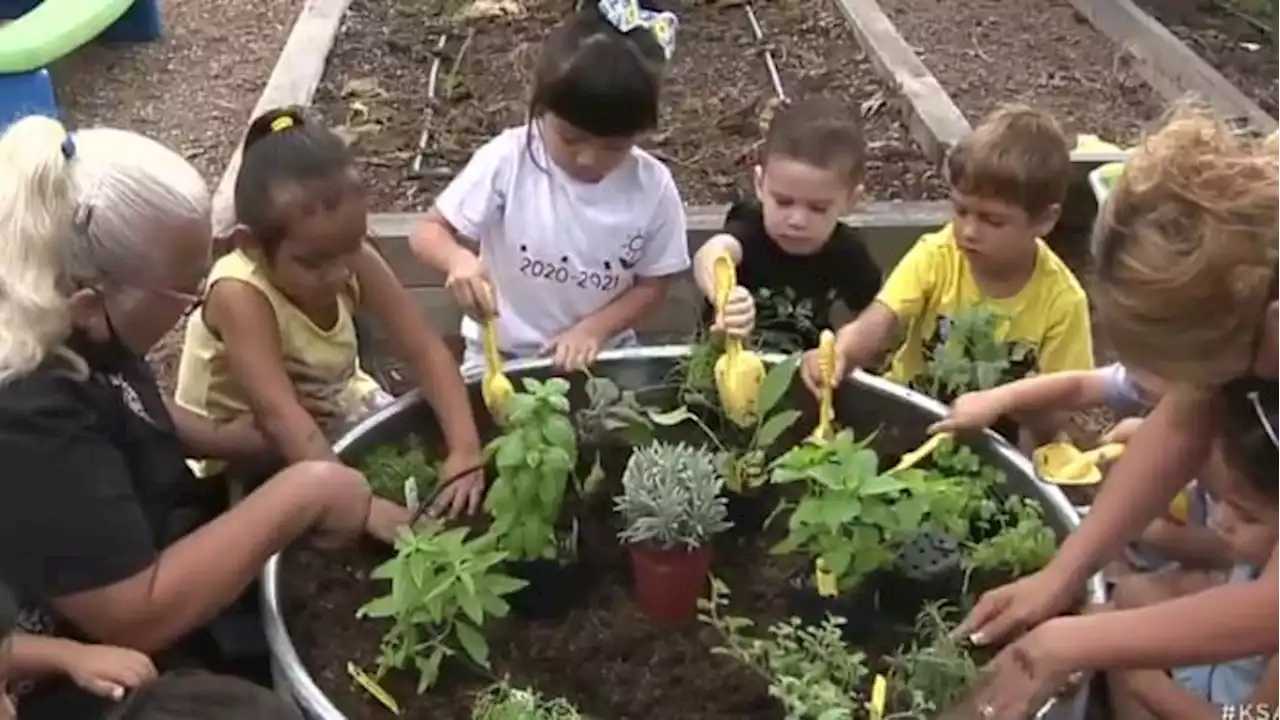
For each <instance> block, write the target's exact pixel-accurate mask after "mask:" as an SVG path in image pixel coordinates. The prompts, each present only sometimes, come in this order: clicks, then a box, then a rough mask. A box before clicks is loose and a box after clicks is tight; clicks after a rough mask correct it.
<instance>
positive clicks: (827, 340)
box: [809, 330, 836, 443]
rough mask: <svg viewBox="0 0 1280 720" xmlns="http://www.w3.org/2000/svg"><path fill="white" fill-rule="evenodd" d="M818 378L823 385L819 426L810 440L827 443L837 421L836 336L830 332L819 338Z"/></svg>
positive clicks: (819, 390)
mask: <svg viewBox="0 0 1280 720" xmlns="http://www.w3.org/2000/svg"><path fill="white" fill-rule="evenodd" d="M818 378H819V382H821V383H822V386H821V387H820V388H819V389H818V426H817V427H815V428H814V429H813V434H812V435H810V436H809V440H810V441H812V442H816V443H825V442H827V441H828V440H830V439H831V436H832V435H833V434H835V420H836V408H835V399H834V397H833V396H834V395H835V387H836V334H835V333H833V332H831V331H830V330H823V331H822V334H821V335H820V336H818Z"/></svg>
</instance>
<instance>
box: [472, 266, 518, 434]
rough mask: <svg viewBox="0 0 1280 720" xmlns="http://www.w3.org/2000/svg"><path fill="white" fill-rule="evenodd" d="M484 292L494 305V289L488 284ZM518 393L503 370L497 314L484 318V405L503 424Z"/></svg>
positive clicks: (481, 389)
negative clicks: (512, 399)
mask: <svg viewBox="0 0 1280 720" xmlns="http://www.w3.org/2000/svg"><path fill="white" fill-rule="evenodd" d="M484 292H485V294H486V295H488V299H489V304H490V305H493V303H494V297H493V291H491V290H490V289H489V287H488V286H487V285H486V286H485V288H484ZM515 394H516V386H515V385H513V384H512V383H511V379H510V378H508V377H507V376H506V375H505V374H504V373H503V372H502V356H501V355H500V354H499V353H498V327H497V323H496V322H495V316H494V315H489V316H488V317H486V318H485V319H484V378H483V379H482V381H481V384H480V395H481V397H483V398H484V406H485V407H486V408H488V409H489V414H490V415H492V416H493V419H494V420H495V421H497V423H498V424H499V425H502V424H503V423H504V422H505V421H506V406H507V402H508V401H509V400H510V399H511V396H512V395H515Z"/></svg>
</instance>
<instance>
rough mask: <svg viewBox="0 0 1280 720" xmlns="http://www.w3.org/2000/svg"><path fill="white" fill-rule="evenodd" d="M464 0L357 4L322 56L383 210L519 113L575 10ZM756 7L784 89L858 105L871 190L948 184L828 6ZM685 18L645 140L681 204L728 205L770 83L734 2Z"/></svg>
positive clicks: (725, 0)
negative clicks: (433, 85)
mask: <svg viewBox="0 0 1280 720" xmlns="http://www.w3.org/2000/svg"><path fill="white" fill-rule="evenodd" d="M462 4H463V3H462V2H461V1H460V0H355V2H353V3H352V5H351V8H350V10H349V11H348V13H347V19H346V21H345V23H344V27H343V30H342V32H341V34H340V37H339V38H338V40H337V43H336V46H335V48H334V51H333V53H332V54H331V55H330V62H329V69H328V73H327V74H326V77H325V80H324V82H323V84H322V86H321V88H320V90H319V92H318V93H317V96H316V104H317V105H318V106H319V107H320V108H321V109H322V110H323V112H324V114H325V115H326V118H327V120H328V121H329V122H330V123H332V124H333V125H335V126H340V127H341V128H342V129H343V131H344V133H345V134H346V135H347V136H348V137H349V138H351V139H352V140H353V141H354V142H355V148H356V152H357V153H358V154H359V156H360V157H361V159H362V162H363V165H364V168H365V171H366V174H367V176H368V178H369V183H370V187H371V191H372V193H373V200H372V203H373V207H374V208H375V209H377V210H379V211H390V210H408V211H413V210H424V209H426V207H427V206H428V205H429V204H430V201H431V198H432V197H433V195H434V194H435V193H437V192H439V191H440V189H441V188H443V187H444V185H445V184H446V183H447V182H448V180H449V179H450V178H451V177H452V176H453V175H454V174H455V173H457V172H458V171H459V170H460V169H461V168H462V167H463V166H464V165H465V163H466V162H467V160H468V158H470V156H471V153H472V152H474V151H475V150H476V149H477V148H478V147H480V146H481V145H482V144H483V143H484V142H485V141H486V140H488V139H489V138H491V137H493V136H494V135H495V134H497V133H498V132H500V131H501V130H503V129H505V128H507V127H511V126H513V125H518V124H520V123H521V122H523V121H524V117H525V99H526V96H527V89H528V87H529V80H528V78H529V75H530V71H531V68H532V64H533V62H534V61H535V59H536V56H537V52H538V49H539V46H540V44H541V42H542V40H543V38H544V37H545V36H546V33H547V31H548V30H549V29H550V28H551V27H552V26H554V25H555V24H556V23H557V22H559V21H561V20H562V19H563V18H564V17H565V16H566V15H567V13H568V12H569V11H570V8H571V3H570V2H568V1H567V0H528V1H527V2H516V3H514V4H513V7H517V8H519V9H521V10H522V14H520V15H519V16H506V17H491V18H480V19H458V18H456V17H455V15H454V13H456V12H457V8H458V7H460V6H461V5H462ZM490 4H494V3H490ZM446 6H448V7H446ZM755 11H756V15H757V17H758V19H759V21H760V24H761V26H762V28H763V31H764V33H765V38H766V43H767V44H768V46H769V47H770V48H772V52H773V53H774V56H775V58H776V60H777V62H778V65H779V68H780V74H781V76H782V78H781V79H782V84H783V88H784V90H785V91H786V92H787V93H788V95H789V96H791V97H803V96H804V95H807V94H811V93H823V94H826V95H829V96H834V97H838V98H841V99H842V100H844V101H846V102H847V103H848V105H849V106H850V107H851V109H852V111H854V112H859V111H860V112H861V113H862V114H863V116H864V118H865V123H866V136H867V142H868V145H869V152H868V155H869V158H868V159H869V161H868V177H867V180H866V187H867V192H868V196H869V198H871V199H918V198H924V197H931V198H932V197H941V196H942V193H943V188H942V184H941V183H940V182H939V181H938V178H937V176H936V174H935V173H934V169H933V167H932V164H931V163H930V162H928V161H927V160H925V159H924V158H923V156H922V155H921V153H920V151H919V150H918V148H916V147H915V146H914V144H913V143H912V142H911V140H910V138H909V135H908V133H907V129H906V126H905V124H904V123H903V121H902V115H901V114H900V101H899V100H898V99H897V98H895V97H894V96H893V93H892V91H891V90H889V89H888V88H886V87H885V85H884V84H883V83H882V82H880V80H879V77H878V76H877V75H876V73H875V71H874V69H873V68H872V67H871V66H870V64H869V63H868V62H867V61H866V59H865V58H864V57H863V55H862V53H861V51H860V50H859V48H858V46H857V44H856V41H855V39H854V37H853V34H852V32H851V30H850V29H849V27H848V24H847V23H846V22H845V21H844V19H843V18H842V17H841V16H840V15H838V14H837V13H836V12H835V11H834V9H833V8H832V7H831V6H829V5H828V4H826V3H825V2H824V3H817V4H814V3H807V2H803V0H776V1H772V2H768V3H760V4H759V6H758V7H756V8H755ZM679 14H680V21H681V24H680V34H679V37H678V49H677V52H676V56H675V58H674V60H673V64H672V67H671V69H670V74H669V75H668V78H667V81H666V90H665V93H666V94H665V99H664V112H663V118H662V122H661V126H660V130H659V131H658V132H657V133H655V134H654V135H653V136H652V137H651V138H649V139H648V140H647V141H646V142H645V143H644V144H645V146H646V147H647V148H648V149H649V150H650V151H651V152H653V153H654V154H655V155H656V156H658V157H659V158H661V159H662V160H663V161H665V162H666V163H667V164H668V166H669V167H670V168H671V170H672V172H673V173H674V174H675V177H676V182H677V184H678V186H679V187H680V189H681V192H682V193H683V195H684V199H685V201H686V202H688V203H689V204H699V203H713V202H727V201H731V200H733V199H736V198H737V197H740V196H741V194H742V193H745V192H748V191H749V177H750V167H751V165H752V163H753V161H754V158H755V155H754V149H755V146H756V144H757V143H758V141H759V139H760V136H761V127H762V126H763V124H765V123H766V122H767V118H768V116H769V114H770V113H771V112H772V109H773V107H774V104H775V103H774V102H773V100H774V97H775V92H774V89H773V86H772V83H771V82H770V80H769V75H768V72H767V70H766V67H765V63H764V60H763V58H762V56H761V52H760V48H761V45H760V44H759V43H757V41H756V40H755V37H754V35H753V34H752V31H751V26H750V23H749V21H748V19H747V14H746V12H745V9H744V7H743V4H742V3H741V2H740V1H739V0H718V1H708V0H686V2H685V3H684V7H683V8H682V9H681V10H680V11H679ZM471 33H473V34H471ZM442 35H443V36H446V37H447V38H448V39H447V42H446V45H445V49H444V50H443V51H441V52H440V55H441V57H442V59H443V62H442V67H441V70H440V76H441V80H440V82H439V83H438V88H437V98H439V100H438V102H437V103H435V105H434V108H433V110H432V116H433V119H432V121H431V123H430V128H431V135H430V138H429V140H428V143H427V153H426V157H425V160H424V163H423V165H424V168H425V170H426V177H425V178H424V179H423V180H421V181H415V180H410V179H408V178H407V170H408V167H409V164H410V162H411V160H412V159H413V157H414V156H415V155H416V147H417V144H418V139H419V135H420V133H421V130H422V127H423V125H424V112H425V111H426V109H427V107H428V106H429V105H430V103H429V101H428V92H427V90H428V84H429V78H430V72H429V71H430V67H431V64H432V58H433V56H434V54H435V48H436V44H437V42H438V40H439V38H440V37H441V36H442ZM468 37H470V41H469V42H467V40H466V39H467V38H468ZM464 45H465V47H466V49H465V51H463V52H462V53H461V60H458V55H459V49H460V48H461V47H463V46H464ZM455 62H457V72H456V73H454V72H452V67H453V65H454V63H455Z"/></svg>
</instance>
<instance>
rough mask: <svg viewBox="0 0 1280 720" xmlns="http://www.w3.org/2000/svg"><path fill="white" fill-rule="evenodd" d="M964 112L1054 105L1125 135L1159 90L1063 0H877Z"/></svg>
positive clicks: (1110, 135)
mask: <svg viewBox="0 0 1280 720" xmlns="http://www.w3.org/2000/svg"><path fill="white" fill-rule="evenodd" d="M880 5H881V6H882V7H883V8H884V10H885V12H886V13H888V14H889V17H890V18H891V19H892V20H893V22H894V24H895V25H896V26H897V28H898V31H899V32H900V33H902V36H903V37H904V38H905V39H906V41H907V42H908V43H909V44H911V45H912V47H914V48H915V50H916V52H917V53H918V54H919V55H920V56H921V59H922V60H923V61H924V64H925V65H926V66H927V67H928V68H929V70H930V71H932V72H933V74H934V75H935V76H936V77H937V78H938V82H940V83H941V84H942V87H943V88H944V89H946V91H947V92H948V93H949V94H950V95H951V97H952V99H953V100H954V101H955V103H956V104H957V105H958V106H959V107H960V110H961V112H963V113H964V114H965V115H966V116H967V117H968V118H969V120H970V122H976V121H977V120H978V119H979V118H981V117H982V115H984V114H985V113H987V112H988V111H990V110H991V109H993V108H994V107H996V106H997V105H999V104H1000V103H1003V102H1023V103H1027V104H1029V105H1033V106H1035V107H1039V108H1042V109H1044V110H1048V111H1049V112H1052V113H1053V114H1054V115H1055V116H1057V118H1058V119H1059V121H1061V122H1062V123H1063V124H1064V125H1065V126H1066V128H1067V130H1068V131H1069V132H1080V133H1093V134H1097V135H1100V136H1102V137H1104V138H1107V139H1108V140H1113V141H1115V140H1119V141H1122V142H1127V141H1131V140H1134V139H1136V138H1137V136H1138V135H1139V134H1140V133H1141V130H1142V129H1143V127H1144V126H1145V125H1146V124H1147V123H1148V122H1150V121H1151V120H1153V119H1154V118H1156V117H1157V116H1158V115H1159V114H1160V112H1161V110H1162V108H1163V105H1164V103H1163V100H1162V99H1161V98H1160V96H1159V95H1157V94H1156V92H1155V91H1154V90H1153V89H1151V87H1150V86H1148V85H1147V84H1146V82H1145V81H1143V80H1142V79H1141V78H1140V77H1139V76H1138V75H1137V74H1136V73H1135V72H1133V71H1132V70H1131V69H1129V68H1128V67H1127V66H1126V62H1125V60H1124V57H1123V56H1122V55H1121V54H1120V50H1119V48H1118V47H1116V46H1115V45H1114V44H1112V43H1111V42H1110V41H1109V40H1108V39H1107V38H1106V37H1104V36H1103V35H1101V34H1100V33H1098V32H1097V31H1096V30H1095V29H1094V28H1093V26H1091V25H1090V24H1089V22H1088V20H1086V19H1085V18H1083V17H1082V16H1080V15H1079V14H1078V13H1076V12H1075V10H1074V9H1073V8H1072V6H1071V4H1070V3H1069V2H1066V0H1018V1H1017V2H1010V1H1009V0H880Z"/></svg>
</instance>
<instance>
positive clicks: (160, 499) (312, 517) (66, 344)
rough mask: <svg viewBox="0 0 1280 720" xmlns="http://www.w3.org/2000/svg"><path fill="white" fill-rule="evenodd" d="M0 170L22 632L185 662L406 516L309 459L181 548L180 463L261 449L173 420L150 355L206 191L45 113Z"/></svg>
mask: <svg viewBox="0 0 1280 720" xmlns="http://www.w3.org/2000/svg"><path fill="white" fill-rule="evenodd" d="M0 167H2V168H4V171H3V172H2V173H0V467H3V468H4V474H3V477H2V478H0V581H3V582H4V583H6V584H8V585H9V586H10V587H11V588H13V590H14V591H15V593H16V594H17V596H18V598H19V601H20V603H21V604H22V606H23V608H24V620H25V622H24V623H23V626H24V628H25V629H27V630H30V631H33V632H42V633H45V634H53V635H57V636H61V637H67V638H73V639H77V640H87V641H91V642H97V643H108V644H114V645H121V646H126V647H131V648H135V649H138V650H141V651H143V652H146V653H149V654H157V653H163V652H164V651H179V652H181V650H182V649H183V648H185V647H186V642H187V641H188V640H190V639H191V638H192V637H198V636H200V634H201V632H200V631H201V629H202V627H203V626H204V625H205V624H206V623H207V622H208V621H209V620H210V619H211V618H213V617H214V616H216V615H217V614H219V613H220V612H221V611H223V610H224V609H226V608H227V607H228V606H229V605H230V604H231V603H232V602H233V601H235V600H236V598H237V597H238V596H240V595H241V594H242V593H243V592H244V590H245V589H246V587H247V586H248V585H249V584H250V583H251V582H252V581H253V580H254V578H255V577H256V576H257V574H258V573H259V571H260V570H261V568H262V565H263V563H264V562H265V561H266V560H267V558H269V557H270V556H271V555H272V554H273V553H275V552H277V551H279V550H281V549H282V548H284V547H285V546H286V545H288V544H289V543H291V542H293V541H294V540H296V539H298V538H299V537H301V536H303V535H307V534H309V535H310V536H311V538H312V539H313V540H314V541H315V542H316V543H317V544H318V545H320V546H322V547H335V546H340V545H344V544H347V543H349V542H352V541H354V540H355V539H357V538H358V537H359V536H361V535H362V534H364V533H369V534H372V535H374V536H376V537H378V538H380V539H383V540H389V539H390V538H391V537H392V536H393V534H394V531H395V528H396V527H398V526H399V525H402V524H403V523H405V522H406V521H407V520H408V511H407V510H406V509H404V508H402V507H398V506H396V505H394V504H391V503H388V502H386V501H382V500H378V499H374V498H373V497H372V496H371V494H370V491H369V488H368V485H367V484H366V483H365V481H364V478H362V477H361V476H360V475H359V474H358V473H357V472H355V471H354V470H351V469H348V468H346V467H343V466H341V465H338V464H333V463H324V462H311V463H302V464H298V465H295V466H293V467H290V468H288V469H286V470H284V471H283V472H281V473H279V474H278V475H276V476H275V477H273V478H272V479H271V480H269V481H268V482H266V483H265V484H263V485H262V486H261V487H260V488H259V489H258V490H257V491H256V492H254V493H252V494H251V495H249V496H248V497H246V498H245V499H244V500H243V501H242V502H241V503H239V504H238V505H237V506H236V507H235V508H233V509H232V510H230V511H228V512H226V513H224V514H222V515H221V516H219V517H217V518H216V519H214V520H212V521H211V522H209V523H207V524H205V525H203V526H201V527H199V528H198V529H196V530H195V531H193V532H190V533H189V534H187V535H185V536H183V537H174V536H172V535H174V534H175V533H172V532H171V531H170V530H169V529H168V528H169V523H168V520H169V518H170V515H171V513H172V510H173V509H174V507H175V504H176V502H177V498H178V496H179V494H181V493H184V492H189V491H190V490H191V489H192V486H193V485H194V484H195V483H196V482H197V481H196V480H195V479H194V478H193V477H192V475H191V473H190V471H189V470H188V467H187V464H186V459H187V458H188V457H210V456H219V457H236V456H244V455H246V454H248V455H252V454H254V453H257V452H261V451H262V449H263V447H264V444H263V441H262V438H261V436H260V435H259V434H258V433H257V432H256V431H255V430H254V429H253V428H252V427H251V426H249V425H234V424H233V425H222V426H215V425H212V424H211V423H209V422H208V421H203V420H202V419H201V418H198V417H197V416H195V415H192V414H190V413H183V412H181V411H179V410H176V409H174V408H172V407H168V406H167V405H166V403H165V401H164V400H163V399H162V397H161V394H160V391H159V389H158V388H157V386H156V384H155V380H154V378H153V376H152V375H151V373H150V371H149V369H148V367H147V365H146V363H145V361H144V360H143V356H144V355H145V353H146V351H147V350H148V349H149V348H150V347H151V346H152V345H154V344H155V343H156V342H157V341H159V340H160V338H161V337H162V336H163V335H164V334H165V333H166V332H167V331H168V330H169V329H170V328H172V327H173V326H174V325H175V324H176V323H177V322H178V321H179V320H180V319H182V318H183V317H184V316H185V315H186V314H187V313H189V312H190V311H191V310H192V308H194V307H195V306H196V303H197V302H198V300H199V297H200V292H201V284H202V280H203V278H204V276H205V274H206V272H207V270H208V268H209V264H210V253H211V250H210V248H211V238H210V230H209V228H210V223H209V194H208V190H207V187H206V185H205V183H204V181H203V180H202V179H201V177H200V175H199V174H198V173H197V172H196V170H195V169H194V168H192V167H191V165H190V164H189V163H187V161H186V160H184V159H183V158H182V157H180V156H179V155H177V154H176V153H174V152H173V151H172V150H170V149H168V148H166V147H164V146H163V145H161V144H159V143H157V142H155V141H153V140H150V139H147V138H145V137H142V136H140V135H137V134H134V133H131V132H126V131H122V130H112V129H107V128H94V129H89V130H83V131H78V132H75V133H68V132H67V130H66V129H65V128H64V127H63V126H62V125H61V124H60V123H58V122H57V121H55V120H51V119H48V118H43V117H29V118H26V119H23V120H21V121H19V122H17V123H15V124H13V125H12V126H10V127H9V128H8V129H7V130H6V131H5V133H4V134H3V136H0ZM162 657H163V655H162ZM20 702H21V706H22V716H23V718H27V719H28V720H39V718H41V717H47V718H58V719H59V720H68V719H70V718H78V717H97V716H98V715H96V714H91V713H94V712H95V710H94V709H93V706H92V705H91V704H89V703H88V697H87V696H82V695H77V694H76V693H74V692H73V688H71V687H69V684H67V683H60V682H58V681H57V680H55V679H49V680H46V681H43V682H40V683H37V684H36V686H35V687H34V688H33V689H31V690H30V691H29V692H27V693H24V694H23V695H22V697H21V698H20Z"/></svg>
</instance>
